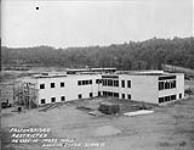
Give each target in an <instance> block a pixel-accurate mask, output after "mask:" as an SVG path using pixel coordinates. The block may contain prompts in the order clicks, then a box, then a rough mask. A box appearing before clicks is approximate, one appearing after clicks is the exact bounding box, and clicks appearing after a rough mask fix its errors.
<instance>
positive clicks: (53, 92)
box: [37, 75, 101, 104]
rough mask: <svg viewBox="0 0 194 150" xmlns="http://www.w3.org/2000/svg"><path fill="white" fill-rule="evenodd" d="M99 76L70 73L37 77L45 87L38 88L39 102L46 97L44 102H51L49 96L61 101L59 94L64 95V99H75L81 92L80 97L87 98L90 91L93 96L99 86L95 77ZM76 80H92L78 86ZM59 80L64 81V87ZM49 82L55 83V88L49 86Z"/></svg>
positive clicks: (96, 93) (95, 94)
mask: <svg viewBox="0 0 194 150" xmlns="http://www.w3.org/2000/svg"><path fill="white" fill-rule="evenodd" d="M99 78H101V76H99V75H89V76H88V75H79V76H78V75H70V76H67V77H60V78H39V79H37V80H38V87H40V86H39V85H40V84H45V89H40V90H39V96H38V99H39V104H40V100H41V99H46V103H51V97H56V102H60V101H61V96H65V101H70V100H77V99H78V94H82V98H89V94H90V92H92V93H93V97H94V96H97V95H98V91H99V89H101V88H100V87H99V85H98V84H96V79H99ZM78 80H92V84H88V85H80V86H78ZM60 82H65V87H60ZM50 83H55V88H51V87H50Z"/></svg>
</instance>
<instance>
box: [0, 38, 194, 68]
mask: <svg viewBox="0 0 194 150" xmlns="http://www.w3.org/2000/svg"><path fill="white" fill-rule="evenodd" d="M162 63H164V64H172V65H177V66H182V67H187V68H192V69H194V38H193V37H191V38H174V39H172V40H170V39H157V38H154V39H150V40H146V41H143V42H129V43H124V44H119V45H115V44H112V45H110V46H105V47H100V46H94V47H75V48H66V49H55V48H53V47H49V46H40V47H33V48H8V47H2V64H3V65H4V66H16V65H19V66H25V65H28V66H64V67H85V66H89V67H117V68H120V69H160V68H161V64H162Z"/></svg>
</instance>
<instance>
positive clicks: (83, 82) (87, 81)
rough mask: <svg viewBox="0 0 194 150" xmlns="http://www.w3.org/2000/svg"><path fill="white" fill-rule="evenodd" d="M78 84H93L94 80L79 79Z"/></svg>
mask: <svg viewBox="0 0 194 150" xmlns="http://www.w3.org/2000/svg"><path fill="white" fill-rule="evenodd" d="M77 84H78V85H88V84H92V80H79V81H78V82H77Z"/></svg>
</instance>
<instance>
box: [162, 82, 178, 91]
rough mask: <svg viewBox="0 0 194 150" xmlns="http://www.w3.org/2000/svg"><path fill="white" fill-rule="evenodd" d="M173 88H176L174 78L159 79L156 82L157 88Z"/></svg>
mask: <svg viewBox="0 0 194 150" xmlns="http://www.w3.org/2000/svg"><path fill="white" fill-rule="evenodd" d="M173 88H176V80H170V81H160V82H159V83H158V89H159V90H164V89H173Z"/></svg>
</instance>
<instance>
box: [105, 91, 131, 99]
mask: <svg viewBox="0 0 194 150" xmlns="http://www.w3.org/2000/svg"><path fill="white" fill-rule="evenodd" d="M103 96H110V97H116V98H119V93H117V92H110V91H103ZM121 96H122V99H126V97H125V94H124V93H122V94H121ZM127 99H131V94H128V95H127Z"/></svg>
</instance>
